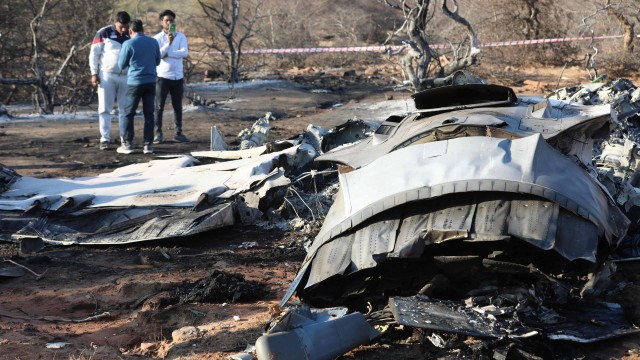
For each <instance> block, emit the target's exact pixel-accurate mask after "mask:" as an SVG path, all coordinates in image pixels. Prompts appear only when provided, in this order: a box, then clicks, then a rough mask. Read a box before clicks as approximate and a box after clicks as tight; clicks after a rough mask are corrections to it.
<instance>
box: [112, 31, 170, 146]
mask: <svg viewBox="0 0 640 360" xmlns="http://www.w3.org/2000/svg"><path fill="white" fill-rule="evenodd" d="M129 35H130V36H131V40H129V41H126V42H125V43H124V44H123V45H122V50H120V56H119V58H118V66H119V67H120V68H121V69H125V68H126V67H129V71H128V73H127V97H126V106H125V112H126V115H125V121H124V129H125V131H124V134H123V139H124V141H123V142H122V144H121V145H120V147H119V148H118V149H117V151H118V152H119V153H120V154H131V153H132V152H133V145H132V142H133V134H134V133H133V117H134V116H135V114H136V109H137V108H138V103H140V99H142V113H143V114H144V133H143V134H144V150H143V152H144V153H145V154H153V146H152V145H151V144H152V143H153V112H154V103H155V97H156V79H157V73H156V66H158V65H159V64H160V47H159V46H158V42H157V41H156V40H155V39H154V38H152V37H148V36H145V35H144V27H143V25H142V20H139V19H136V20H133V21H131V25H130V26H129Z"/></svg>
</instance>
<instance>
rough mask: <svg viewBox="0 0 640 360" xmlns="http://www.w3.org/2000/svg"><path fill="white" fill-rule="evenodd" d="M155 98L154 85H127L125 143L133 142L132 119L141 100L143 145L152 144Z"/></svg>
mask: <svg viewBox="0 0 640 360" xmlns="http://www.w3.org/2000/svg"><path fill="white" fill-rule="evenodd" d="M155 97H156V86H155V84H154V83H149V84H142V85H127V98H126V104H127V105H126V106H125V112H126V114H127V115H126V116H125V122H124V134H123V135H122V137H123V138H124V141H125V142H128V143H131V142H133V135H134V132H133V117H134V116H135V115H136V110H137V109H138V104H139V103H140V99H142V113H143V114H144V133H143V134H144V145H149V144H151V143H153V104H154V102H155Z"/></svg>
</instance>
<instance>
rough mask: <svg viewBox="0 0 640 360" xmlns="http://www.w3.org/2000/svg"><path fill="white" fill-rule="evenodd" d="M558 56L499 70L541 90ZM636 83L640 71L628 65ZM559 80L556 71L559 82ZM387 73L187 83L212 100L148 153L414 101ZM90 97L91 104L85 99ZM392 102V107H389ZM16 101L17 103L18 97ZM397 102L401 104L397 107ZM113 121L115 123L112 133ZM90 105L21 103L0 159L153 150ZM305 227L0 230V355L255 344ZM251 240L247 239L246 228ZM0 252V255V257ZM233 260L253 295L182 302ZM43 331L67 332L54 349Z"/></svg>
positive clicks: (627, 351) (358, 355) (53, 160)
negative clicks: (144, 234)
mask: <svg viewBox="0 0 640 360" xmlns="http://www.w3.org/2000/svg"><path fill="white" fill-rule="evenodd" d="M561 71H562V69H547V70H544V71H543V70H540V69H525V70H522V71H520V72H519V73H517V74H516V73H513V72H512V71H511V70H510V69H505V70H504V72H505V73H509V77H508V78H507V79H506V80H504V79H503V80H500V79H499V78H497V77H496V78H494V79H491V80H492V81H493V82H495V83H501V84H503V85H509V86H513V87H514V88H515V90H516V93H518V94H542V93H546V92H548V91H550V90H552V89H553V88H555V86H556V82H557V79H558V76H559V74H560V73H561ZM564 77H565V78H564V79H562V82H561V86H562V85H567V84H575V83H579V82H584V81H585V80H586V72H584V71H581V70H579V69H568V70H566V71H565V73H564ZM632 80H633V81H634V82H635V83H636V84H637V83H638V81H637V80H638V79H632ZM563 83H564V84H563ZM392 85H394V84H393V81H392V80H391V78H389V77H387V76H383V75H379V76H366V75H364V73H360V72H358V73H357V75H356V76H355V77H348V78H345V77H343V76H342V75H341V73H340V70H337V71H334V72H333V74H331V73H328V72H325V74H324V75H320V74H319V73H318V72H315V73H314V72H303V71H300V73H299V74H295V73H292V74H288V76H287V80H286V81H274V82H265V83H262V84H260V85H256V86H246V87H238V88H237V89H236V90H235V98H234V99H232V100H229V91H228V89H226V88H225V87H224V86H223V87H220V88H218V89H210V88H205V87H204V86H192V87H190V90H195V91H197V92H198V94H199V95H201V96H202V97H203V98H204V99H205V100H206V101H207V102H209V103H211V105H210V106H208V107H201V108H197V109H196V108H193V107H189V108H188V109H187V110H186V111H185V113H184V126H183V127H184V130H185V134H186V135H187V136H189V137H190V138H191V139H192V142H190V143H175V142H172V141H168V142H166V143H164V144H160V145H156V146H155V150H156V154H155V155H154V156H162V155H171V154H184V153H189V152H190V151H194V150H207V149H208V147H209V144H210V138H209V136H210V128H211V127H212V126H217V127H218V129H219V130H220V132H221V133H222V134H223V135H224V136H225V138H226V140H227V142H228V143H231V144H233V143H234V142H235V141H236V135H237V133H238V132H239V131H240V130H242V129H244V128H247V127H250V126H251V125H252V123H253V122H254V121H255V120H256V119H258V118H259V117H261V116H263V115H264V113H265V112H267V111H270V112H272V113H273V114H274V115H275V117H276V118H277V120H276V121H274V122H272V124H271V139H284V138H288V137H291V136H295V135H298V134H300V133H301V132H302V131H303V130H304V129H305V128H306V127H307V125H308V124H317V125H320V126H324V127H333V126H336V125H338V124H341V123H343V122H345V121H346V120H347V119H351V118H353V117H358V118H361V119H365V120H367V119H377V120H380V119H379V118H376V117H375V116H373V115H372V110H371V106H373V105H375V106H378V107H377V108H378V109H380V108H384V107H385V104H389V107H391V104H392V103H393V104H395V105H394V106H397V103H398V101H397V100H405V101H408V102H410V101H411V98H410V93H408V92H397V91H393V89H392ZM169 109H170V108H168V109H167V111H166V112H165V131H164V132H165V137H169V138H170V137H171V136H170V135H172V130H171V128H170V126H169V127H167V125H170V124H171V123H172V121H171V117H172V112H171V111H169ZM88 110H89V111H91V110H95V109H88ZM387 110H391V109H390V108H389V109H387ZM23 112H24V111H23ZM400 112H402V111H400ZM22 115H24V114H22ZM141 127H142V121H141V120H140V117H137V118H136V134H137V138H136V140H137V141H138V142H141V138H140V134H141V133H142V129H141ZM116 134H117V125H116V122H114V123H113V129H112V137H113V138H116V137H117V135H116ZM98 141H99V134H98V126H97V115H94V116H93V118H92V119H91V120H84V119H81V120H73V119H71V120H70V119H66V120H55V121H52V120H42V119H37V118H36V119H33V118H32V119H29V120H25V119H24V117H23V116H21V117H19V118H18V119H14V120H12V121H5V122H0V163H1V164H4V165H5V166H8V167H11V168H13V169H15V170H16V171H17V172H18V173H19V174H21V175H23V176H36V177H79V176H89V175H96V174H100V173H104V172H109V171H112V170H113V169H114V168H117V167H121V166H124V165H127V164H131V163H135V162H146V161H149V160H151V159H152V158H153V157H154V156H150V155H143V154H142V153H141V151H138V152H137V153H135V154H132V155H121V154H117V153H116V152H115V147H116V146H117V145H116V144H114V145H113V146H112V148H111V149H109V150H106V151H100V150H98ZM317 225H318V224H316V226H313V227H312V228H311V229H309V231H280V230H273V229H271V230H265V229H262V228H259V227H256V226H244V227H243V226H236V227H232V228H227V229H222V230H216V231H213V232H210V233H206V234H202V235H198V236H195V237H190V238H180V239H173V240H167V241H162V242H153V243H145V244H141V245H136V246H130V247H80V246H69V247H54V246H50V247H47V248H46V249H45V250H43V251H41V252H39V253H37V254H31V255H23V254H20V252H19V249H18V247H17V245H15V244H12V243H0V258H2V259H3V260H7V259H10V260H13V261H15V262H18V263H20V264H22V265H25V266H27V267H29V268H30V269H31V270H33V271H35V272H36V273H38V274H43V273H44V276H41V277H40V278H37V277H36V276H35V275H32V274H30V273H27V274H26V275H24V276H22V277H20V278H13V279H5V280H0V294H1V295H0V358H1V359H53V358H56V359H62V358H69V359H117V358H128V357H132V356H136V357H138V358H171V359H176V358H179V359H225V358H227V356H229V355H231V354H234V353H237V352H240V351H242V350H244V349H245V347H246V346H247V344H253V343H254V342H255V340H256V339H257V338H258V336H259V335H260V334H261V332H262V330H263V327H264V325H265V323H266V321H267V320H268V319H269V317H270V311H273V307H274V306H275V305H276V304H277V303H278V301H279V300H280V298H281V297H282V295H283V294H284V292H285V291H286V289H287V288H288V284H289V282H290V281H291V280H292V279H293V277H294V275H295V273H296V270H297V269H298V266H299V265H300V263H301V261H302V260H303V259H304V256H305V252H304V249H303V246H302V244H304V243H305V242H306V241H309V240H312V239H313V237H314V236H315V233H316V231H317V230H319V226H317ZM252 241H255V242H257V244H258V245H257V246H255V247H251V248H248V249H246V248H243V247H241V246H240V245H241V244H243V243H245V242H252ZM0 265H2V264H0ZM214 270H220V271H223V272H227V273H238V274H241V275H243V276H244V277H245V280H247V281H256V282H258V283H259V284H260V285H261V286H262V288H263V289H264V290H266V291H265V292H264V293H256V294H254V295H256V296H257V297H258V298H257V299H254V300H251V301H248V302H243V301H242V298H240V299H238V300H239V301H237V302H233V301H232V300H233V299H232V298H229V299H227V300H226V301H219V300H218V301H216V302H181V301H180V296H181V295H184V293H185V292H186V291H188V290H187V289H189V288H190V286H191V285H193V284H195V283H196V282H197V281H199V280H201V279H203V278H206V277H207V276H208V275H209V274H210V273H211V272H212V271H214ZM50 343H64V346H63V347H60V348H57V349H50V348H47V344H50ZM638 353H640V336H632V337H626V338H623V339H618V340H615V341H608V342H605V343H599V344H597V345H595V346H594V345H591V346H588V345H582V346H575V345H574V344H568V345H567V352H566V354H567V357H566V358H576V357H581V356H585V357H586V358H600V359H605V358H607V359H608V358H627V359H636V358H638V355H637V354H638ZM423 356H424V355H423V352H422V350H421V347H420V343H419V341H418V339H417V337H416V334H414V333H412V332H411V331H404V332H399V333H396V335H395V336H393V337H385V338H383V339H382V340H380V341H379V342H378V343H375V344H372V345H369V346H366V347H361V348H359V349H357V350H355V351H352V352H351V353H349V354H347V355H345V356H344V357H343V358H348V359H389V358H394V359H404V358H406V359H410V358H421V357H423Z"/></svg>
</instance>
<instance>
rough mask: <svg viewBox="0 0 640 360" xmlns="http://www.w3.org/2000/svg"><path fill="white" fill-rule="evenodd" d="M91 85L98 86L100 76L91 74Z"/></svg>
mask: <svg viewBox="0 0 640 360" xmlns="http://www.w3.org/2000/svg"><path fill="white" fill-rule="evenodd" d="M91 85H93V86H98V85H100V78H99V77H98V75H91Z"/></svg>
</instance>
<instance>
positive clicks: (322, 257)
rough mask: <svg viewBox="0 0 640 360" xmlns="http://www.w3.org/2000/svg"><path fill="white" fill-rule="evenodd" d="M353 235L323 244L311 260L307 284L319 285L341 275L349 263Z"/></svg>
mask: <svg viewBox="0 0 640 360" xmlns="http://www.w3.org/2000/svg"><path fill="white" fill-rule="evenodd" d="M354 238H355V235H354V234H349V235H345V236H342V237H339V238H337V239H335V240H334V241H331V242H330V243H327V244H325V246H323V247H321V248H320V249H319V250H318V253H317V255H316V257H315V258H314V259H313V265H312V271H311V272H310V273H309V280H307V282H308V283H313V284H315V283H319V282H320V281H323V280H326V279H328V278H330V277H331V276H334V275H337V274H343V273H344V271H345V270H346V269H347V267H348V266H349V264H350V263H351V247H352V244H353V239H354Z"/></svg>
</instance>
